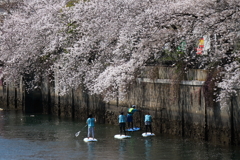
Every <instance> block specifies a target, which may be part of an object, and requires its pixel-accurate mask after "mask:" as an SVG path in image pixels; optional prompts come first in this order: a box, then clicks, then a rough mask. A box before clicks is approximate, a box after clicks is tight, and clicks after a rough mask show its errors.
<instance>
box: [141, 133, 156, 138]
mask: <svg viewBox="0 0 240 160" xmlns="http://www.w3.org/2000/svg"><path fill="white" fill-rule="evenodd" d="M142 136H143V137H149V136H155V134H154V133H151V132H147V133H146V132H144V133H143V134H142Z"/></svg>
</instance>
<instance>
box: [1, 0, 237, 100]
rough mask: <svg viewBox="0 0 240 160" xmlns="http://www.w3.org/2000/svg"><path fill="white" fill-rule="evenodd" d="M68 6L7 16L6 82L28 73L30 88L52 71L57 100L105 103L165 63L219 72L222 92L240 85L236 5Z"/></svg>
mask: <svg viewBox="0 0 240 160" xmlns="http://www.w3.org/2000/svg"><path fill="white" fill-rule="evenodd" d="M75 2H76V3H74V4H71V5H69V4H70V3H66V2H65V1H64V0H23V1H21V3H19V6H18V8H17V9H14V10H12V12H11V14H9V15H8V16H7V17H6V19H5V20H4V24H3V25H2V27H1V39H0V41H1V50H0V52H1V55H0V60H1V61H3V62H4V72H3V73H4V78H5V79H6V81H18V79H19V78H20V77H21V76H22V75H26V74H33V73H34V76H35V77H34V80H33V81H32V84H33V85H36V83H35V82H38V81H39V80H41V77H43V76H48V75H49V74H51V73H52V72H55V73H57V74H56V75H57V77H56V78H55V82H56V84H57V85H58V86H60V87H59V88H58V89H59V92H60V93H61V94H65V93H67V92H68V91H69V90H70V89H72V88H75V89H76V88H77V87H78V86H79V85H84V86H85V88H86V90H88V91H89V92H90V93H92V94H102V95H104V97H105V100H109V99H111V98H113V97H116V96H119V98H123V97H124V95H125V93H126V92H127V86H128V84H129V83H131V82H132V81H133V80H134V79H135V78H136V77H137V76H138V74H139V73H140V72H139V71H140V70H141V69H142V68H143V67H144V66H146V65H148V64H150V63H151V65H153V64H156V63H159V62H164V60H165V59H166V56H168V57H172V59H171V61H172V62H174V63H177V62H184V63H185V66H186V67H190V68H196V67H197V68H206V69H207V68H208V69H209V68H210V67H214V68H218V67H221V68H222V69H221V70H222V74H221V76H222V81H221V82H219V85H220V87H222V88H224V89H225V91H226V92H232V91H233V89H234V88H235V87H236V85H239V84H238V83H239V75H240V74H239V58H238V55H239V35H240V32H239V29H240V27H239V26H240V25H239V23H240V21H239V20H240V3H239V0H179V1H169V0H89V1H83V0H79V1H75ZM66 4H67V5H66ZM203 37H207V38H206V39H205V41H206V40H207V39H208V47H207V45H206V46H205V48H204V49H203V51H202V52H200V54H199V53H197V52H196V44H197V43H198V42H199V40H200V38H203ZM183 44H184V45H183ZM181 45H183V46H182V48H181V49H179V47H180V46H181ZM196 53H197V54H196ZM198 54H199V55H198ZM186 69H187V68H186Z"/></svg>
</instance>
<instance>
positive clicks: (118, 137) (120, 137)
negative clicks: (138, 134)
mask: <svg viewBox="0 0 240 160" xmlns="http://www.w3.org/2000/svg"><path fill="white" fill-rule="evenodd" d="M114 138H117V139H125V138H131V136H129V135H126V136H125V135H120V134H116V135H115V136H114Z"/></svg>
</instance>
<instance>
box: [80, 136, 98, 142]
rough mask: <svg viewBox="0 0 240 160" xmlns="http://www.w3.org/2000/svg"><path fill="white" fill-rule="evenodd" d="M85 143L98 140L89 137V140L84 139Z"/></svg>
mask: <svg viewBox="0 0 240 160" xmlns="http://www.w3.org/2000/svg"><path fill="white" fill-rule="evenodd" d="M83 141H84V142H97V139H96V138H92V137H89V138H87V137H86V138H84V139H83Z"/></svg>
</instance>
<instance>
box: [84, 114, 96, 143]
mask: <svg viewBox="0 0 240 160" xmlns="http://www.w3.org/2000/svg"><path fill="white" fill-rule="evenodd" d="M95 122H96V118H93V117H92V114H90V115H89V116H88V119H87V121H86V123H87V125H88V138H90V137H91V136H92V138H93V139H94V127H95Z"/></svg>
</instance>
